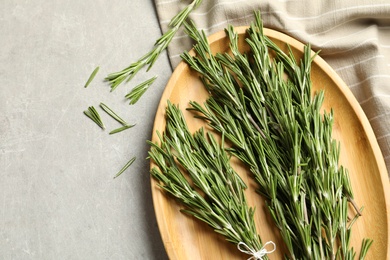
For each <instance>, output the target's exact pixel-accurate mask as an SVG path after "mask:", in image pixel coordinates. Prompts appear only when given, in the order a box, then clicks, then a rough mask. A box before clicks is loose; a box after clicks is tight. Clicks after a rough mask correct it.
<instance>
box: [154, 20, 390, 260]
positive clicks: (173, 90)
mask: <svg viewBox="0 0 390 260" xmlns="http://www.w3.org/2000/svg"><path fill="white" fill-rule="evenodd" d="M246 29H247V28H246V27H238V28H236V31H237V32H238V33H239V35H240V36H241V37H240V38H244V37H243V36H244V35H245V30H246ZM264 33H265V34H266V35H267V36H268V37H270V38H271V39H272V40H273V41H274V42H275V43H276V44H278V45H279V46H280V47H281V48H282V49H285V50H287V48H286V43H288V44H289V45H290V46H291V48H292V49H293V51H294V53H295V55H296V56H297V57H300V56H302V50H303V44H302V43H300V42H298V41H297V40H295V39H293V38H291V37H289V36H287V35H285V34H282V33H279V32H276V31H273V30H269V29H264ZM209 42H210V45H211V48H212V50H213V51H215V52H226V51H228V44H229V40H228V39H227V38H226V37H225V33H224V32H219V33H216V34H214V35H212V36H210V37H209ZM240 46H241V47H243V48H244V49H245V48H247V47H245V44H244V41H243V40H242V39H241V41H240ZM312 81H313V90H316V89H317V90H318V89H325V101H324V105H323V108H324V109H326V110H327V111H329V110H330V108H333V109H334V116H335V123H334V130H333V132H334V138H336V139H337V140H338V141H340V145H341V158H340V162H341V163H342V164H343V165H344V166H346V167H347V168H348V170H349V172H350V177H351V182H352V186H353V190H354V193H355V199H356V202H357V203H358V204H359V206H361V205H363V206H364V207H365V208H364V211H363V217H361V218H359V219H358V221H357V222H356V223H355V224H354V226H353V231H352V241H351V243H352V245H353V247H354V248H355V249H356V250H357V251H358V252H359V251H360V245H361V240H362V238H371V239H373V240H374V244H373V246H372V248H371V249H370V251H369V254H368V256H367V259H390V241H389V240H390V239H389V238H390V235H389V234H390V232H389V223H390V221H389V220H390V212H389V208H390V202H389V198H390V195H389V191H390V188H389V180H388V175H387V170H386V167H385V163H384V160H383V156H382V154H381V151H380V149H379V146H378V144H377V142H376V139H375V136H374V133H373V131H372V129H371V126H370V124H369V122H368V120H367V118H366V116H365V114H364V113H363V111H362V109H361V107H360V106H359V104H358V102H357V101H356V99H355V98H354V96H353V95H352V93H351V92H350V90H349V89H348V87H347V86H346V85H345V83H343V81H342V80H341V79H340V78H339V77H338V75H337V74H336V73H335V72H334V71H333V70H332V69H331V68H330V67H329V65H328V64H327V63H326V62H325V61H324V60H322V59H321V58H320V57H316V58H315V60H314V62H313V64H312ZM206 97H207V94H206V93H205V91H204V89H203V86H202V84H201V82H200V80H199V79H198V75H197V74H196V73H195V72H193V71H191V70H190V69H189V68H188V66H187V65H186V64H185V63H184V62H182V63H181V64H179V66H178V67H177V68H176V69H175V71H174V73H173V75H172V77H171V78H170V80H169V82H168V84H167V86H166V89H165V91H164V93H163V95H162V98H161V101H160V105H159V107H158V110H157V114H156V118H155V124H154V130H153V137H152V140H153V141H157V140H158V139H157V136H156V131H157V130H158V131H160V132H163V131H164V128H165V118H164V114H165V107H166V104H167V100H168V99H169V100H171V101H172V102H173V103H176V104H179V106H180V108H181V109H182V110H184V109H185V108H187V107H188V101H190V100H196V101H198V102H202V101H203V100H205V99H206ZM184 114H185V117H186V120H187V122H188V125H189V127H190V129H191V130H193V131H195V130H197V129H198V128H199V127H201V126H203V122H202V121H201V120H197V119H193V117H192V115H191V113H189V112H187V111H185V112H184ZM151 167H154V165H153V163H152V164H151ZM234 167H235V168H236V170H237V171H238V172H239V174H240V175H241V176H242V178H243V179H244V181H246V182H247V183H248V184H249V185H248V186H249V188H248V190H247V191H246V195H247V198H248V202H249V204H250V205H251V206H255V207H256V216H255V218H256V219H255V221H256V225H257V228H258V231H259V234H260V236H261V238H262V240H263V242H266V241H269V240H272V241H274V242H275V243H276V245H277V250H276V251H275V252H274V253H272V254H270V255H269V257H270V259H282V256H283V253H284V252H285V248H284V247H283V246H282V245H283V242H282V240H281V239H280V237H279V235H278V231H277V230H276V229H275V227H274V225H273V223H272V220H271V218H270V216H269V215H268V213H267V210H265V208H264V202H263V200H262V198H261V197H260V196H259V195H257V194H256V193H255V192H254V189H255V188H256V184H255V183H254V182H253V180H252V179H251V178H250V177H248V176H249V174H247V172H246V170H245V169H244V168H242V167H240V165H238V164H236V165H234ZM152 193H153V202H154V208H155V213H156V218H157V222H158V226H159V229H160V233H161V236H162V240H163V243H164V245H165V248H166V251H167V253H168V256H169V258H170V259H172V260H175V259H178V260H182V259H191V260H195V259H230V260H232V259H246V258H248V257H249V256H248V255H244V254H243V253H240V252H239V251H238V250H237V248H236V246H235V245H233V244H230V243H228V242H227V241H225V240H224V238H223V237H221V236H220V235H217V234H216V233H215V232H214V231H213V230H212V229H211V228H210V227H209V226H207V225H206V224H203V223H201V222H200V221H198V220H195V219H193V218H191V217H188V216H186V215H183V214H182V213H180V212H179V209H180V205H179V204H177V203H176V202H175V200H173V199H172V198H171V197H168V196H166V194H165V193H163V192H162V191H161V190H160V189H159V188H158V187H157V185H156V182H155V180H152Z"/></svg>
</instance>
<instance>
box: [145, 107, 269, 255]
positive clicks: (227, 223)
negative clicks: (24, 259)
mask: <svg viewBox="0 0 390 260" xmlns="http://www.w3.org/2000/svg"><path fill="white" fill-rule="evenodd" d="M166 120H167V125H166V130H165V132H164V134H163V135H161V134H160V133H157V134H158V136H159V141H160V143H152V142H150V141H149V144H150V145H151V149H150V151H149V157H150V158H151V159H152V160H153V161H154V162H155V163H156V165H157V166H158V168H153V169H151V175H152V176H153V177H154V178H156V179H157V180H158V181H159V182H160V184H159V186H160V187H161V188H162V189H164V190H165V191H167V192H168V193H169V194H171V195H172V196H174V197H175V198H177V199H178V200H179V201H180V202H181V203H182V204H184V205H185V208H184V209H182V212H184V213H186V214H189V215H191V216H194V217H196V218H198V219H199V220H201V221H203V222H205V223H207V224H208V225H210V226H211V227H212V228H214V230H215V232H217V233H220V234H222V235H223V236H225V238H226V239H227V240H228V241H230V242H232V243H234V244H235V245H238V246H239V249H240V247H242V245H243V244H245V247H247V248H248V249H249V252H257V251H259V250H260V249H261V248H262V244H261V241H260V237H259V235H258V234H257V232H256V227H255V223H254V219H253V215H254V210H253V209H252V208H250V207H249V206H248V205H247V202H246V198H245V196H244V192H243V191H244V189H246V185H245V183H244V182H243V181H242V179H241V178H240V177H239V175H238V174H237V173H236V172H235V171H234V170H233V168H232V167H231V165H230V163H229V156H228V155H227V153H226V151H225V150H224V147H223V144H224V142H223V137H222V144H221V145H220V144H218V143H217V141H216V140H215V138H214V137H213V135H211V134H209V133H208V134H207V135H206V134H205V133H204V131H203V129H200V130H199V131H197V132H196V133H195V134H194V135H192V134H191V133H190V131H189V130H188V127H187V125H186V122H185V120H184V117H183V114H182V112H181V111H180V109H179V108H178V107H176V106H175V105H172V104H171V103H170V102H168V106H167V109H166ZM186 176H188V177H189V178H190V179H191V182H190V181H189V180H187V179H186ZM192 183H193V184H192ZM202 194H204V195H202ZM240 250H242V249H240ZM263 258H264V259H265V258H266V256H263ZM256 259H258V258H256Z"/></svg>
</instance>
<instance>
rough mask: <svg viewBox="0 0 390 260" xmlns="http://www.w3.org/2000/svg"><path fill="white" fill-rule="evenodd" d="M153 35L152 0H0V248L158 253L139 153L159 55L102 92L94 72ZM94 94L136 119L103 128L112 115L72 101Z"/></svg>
mask: <svg viewBox="0 0 390 260" xmlns="http://www.w3.org/2000/svg"><path fill="white" fill-rule="evenodd" d="M160 34H161V31H160V28H159V25H158V22H157V15H156V11H155V9H154V4H153V2H152V0H142V1H139V0H127V1H126V0H115V1H99V0H98V1H92V0H83V1H76V0H67V1H65V0H64V1H59V0H54V1H43V0H36V1H22V0H14V1H0V259H166V258H167V257H166V254H165V250H164V247H163V244H162V242H161V237H160V234H159V231H158V227H157V224H156V218H155V215H154V210H153V203H152V198H151V192H150V176H149V172H148V167H149V166H148V161H147V160H145V158H146V156H147V150H148V146H147V145H146V140H147V139H149V138H150V136H151V134H152V126H153V121H154V115H155V111H156V108H157V104H158V101H159V99H160V97H161V93H162V91H163V89H164V87H165V84H166V82H167V80H168V78H169V76H170V75H171V68H170V65H169V63H168V59H167V57H166V54H164V55H163V56H162V57H161V58H160V59H159V60H158V62H157V63H156V64H155V66H154V67H153V69H152V70H151V72H150V73H148V74H145V73H140V74H139V75H138V76H137V77H136V78H134V80H133V81H131V82H130V83H129V84H126V85H123V86H120V87H118V89H117V90H116V91H114V92H110V89H109V86H108V85H107V84H106V83H105V82H103V79H104V77H105V76H106V75H107V74H108V73H110V72H114V71H117V70H119V69H122V68H124V67H125V66H126V65H128V64H129V63H130V62H132V61H135V60H136V59H137V58H138V57H140V56H141V55H142V54H144V53H145V52H146V51H148V50H150V49H151V47H152V46H153V43H154V41H155V40H156V39H157V37H159V36H160ZM96 66H100V71H99V73H98V74H97V76H96V78H95V80H94V81H93V82H92V83H91V85H90V86H89V87H88V88H84V87H83V86H84V83H85V82H86V80H87V78H88V76H89V75H90V73H91V72H92V71H93V69H94V68H95V67H96ZM154 75H159V78H158V79H157V81H156V83H155V84H154V85H153V86H152V88H151V89H150V90H149V91H148V92H147V93H146V94H145V96H143V97H142V99H141V100H140V101H139V102H138V103H137V104H136V105H133V106H130V105H128V103H127V102H126V101H125V99H124V95H125V94H126V93H128V92H129V90H130V89H131V86H134V85H135V84H137V83H140V82H142V81H143V80H146V79H147V78H149V77H151V76H154ZM100 102H104V103H105V104H107V105H109V106H110V107H111V108H112V109H113V110H115V111H116V112H118V114H120V115H121V116H122V117H123V118H124V119H126V120H127V121H129V122H130V123H136V124H137V125H136V127H134V128H132V129H129V130H127V131H125V132H121V133H118V134H116V135H109V134H108V133H109V130H111V129H114V128H116V127H118V126H119V124H118V123H117V122H116V121H114V120H112V119H111V118H110V117H108V116H107V115H106V114H104V112H103V111H101V113H100V114H101V116H102V118H103V121H104V122H105V124H106V127H107V130H105V131H102V130H101V129H99V127H97V126H96V125H95V124H94V123H93V122H92V121H90V120H89V119H88V118H87V117H85V116H84V115H83V111H84V110H86V109H87V108H88V106H91V105H93V106H95V107H98V105H99V103H100ZM132 156H137V160H136V162H135V163H134V164H133V165H132V166H131V168H130V169H129V170H128V171H127V172H125V173H124V174H123V175H121V176H120V177H118V178H117V179H113V176H114V175H115V173H116V172H117V171H118V170H119V169H120V168H121V167H122V166H123V165H124V164H125V163H126V162H127V161H128V160H129V159H130V158H131V157H132Z"/></svg>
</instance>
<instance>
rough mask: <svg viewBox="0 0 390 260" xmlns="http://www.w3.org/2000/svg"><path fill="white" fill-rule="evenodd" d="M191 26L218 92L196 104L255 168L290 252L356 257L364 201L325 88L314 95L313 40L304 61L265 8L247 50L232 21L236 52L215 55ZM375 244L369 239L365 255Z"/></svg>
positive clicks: (197, 60)
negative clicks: (354, 226)
mask: <svg viewBox="0 0 390 260" xmlns="http://www.w3.org/2000/svg"><path fill="white" fill-rule="evenodd" d="M186 30H187V32H188V34H189V35H190V36H191V37H192V38H193V39H194V40H195V41H196V43H197V44H196V45H195V46H194V50H195V52H196V56H191V55H190V54H189V53H188V52H187V53H184V54H183V55H182V58H183V59H184V60H185V61H186V62H187V63H188V64H189V65H190V66H191V67H192V68H193V69H194V70H196V71H197V72H199V73H200V74H201V76H202V80H203V83H204V85H205V87H206V89H207V91H208V92H209V93H210V95H211V96H210V98H209V99H208V100H207V101H206V103H205V104H204V105H203V106H202V105H200V104H198V103H197V102H190V104H191V108H190V110H194V111H195V112H197V114H198V116H197V117H199V118H201V119H203V120H206V121H207V122H208V123H209V125H210V126H211V127H212V128H214V129H215V130H216V131H218V132H220V133H221V134H222V135H223V136H224V137H225V138H227V139H228V140H229V141H230V142H231V143H232V147H231V148H230V149H229V150H230V152H231V153H232V154H233V155H235V156H236V157H237V158H238V159H240V160H241V161H242V162H244V163H245V164H246V165H247V166H248V168H249V169H250V170H251V172H252V173H253V175H254V178H255V179H256V181H257V183H258V184H259V192H260V193H261V194H262V195H263V196H264V198H265V199H266V202H267V205H268V208H269V211H270V213H271V216H272V217H273V219H274V221H275V224H276V226H277V227H278V228H279V230H280V233H281V236H282V238H283V239H284V241H285V243H286V246H287V248H288V250H289V257H290V258H291V259H353V258H354V257H355V255H356V253H355V251H354V249H353V248H350V238H351V227H350V226H349V225H348V219H349V217H348V205H349V202H353V203H352V204H353V206H355V205H356V204H355V203H354V201H353V194H352V188H351V184H350V181H349V177H348V172H347V170H346V169H345V168H344V167H342V166H339V163H338V160H339V145H338V144H337V142H336V141H335V140H333V139H332V136H331V133H332V124H333V112H332V111H331V112H330V113H323V114H321V105H322V102H323V99H324V93H323V92H321V91H320V92H318V93H316V94H315V95H314V96H312V94H311V80H310V71H311V62H312V60H313V56H312V55H311V52H310V46H306V47H305V51H304V55H303V59H302V60H301V61H300V63H297V62H296V60H295V57H294V56H293V54H292V52H290V53H289V54H285V53H284V52H283V51H282V50H281V49H280V48H279V47H278V46H277V45H275V44H274V43H273V42H272V41H271V40H270V39H269V38H267V37H266V36H265V35H264V34H263V31H262V30H263V29H262V22H261V18H260V14H259V13H256V21H255V23H253V24H252V25H251V27H250V29H249V30H248V37H247V38H246V43H247V44H248V45H249V47H250V49H251V51H250V52H248V53H246V54H242V53H241V52H240V50H239V49H238V36H237V34H236V33H235V32H234V30H233V28H232V27H229V28H228V29H227V30H226V33H227V35H228V37H229V39H230V43H231V52H232V54H231V55H228V54H216V55H214V54H213V53H212V52H211V49H210V47H209V44H208V42H207V38H206V36H205V34H204V32H199V31H198V30H197V29H196V26H195V25H194V24H187V25H186ZM270 52H273V54H274V55H275V56H276V58H275V59H274V60H272V59H271V56H270ZM285 74H286V75H287V76H288V79H287V80H286V79H285ZM355 207H356V206H355ZM356 210H357V213H356V217H357V216H358V215H360V214H361V213H360V209H357V208H356ZM371 243H372V241H371V240H368V239H364V240H363V243H362V244H363V246H362V249H361V253H360V256H361V257H364V256H365V254H366V253H367V250H368V248H369V247H370V245H371Z"/></svg>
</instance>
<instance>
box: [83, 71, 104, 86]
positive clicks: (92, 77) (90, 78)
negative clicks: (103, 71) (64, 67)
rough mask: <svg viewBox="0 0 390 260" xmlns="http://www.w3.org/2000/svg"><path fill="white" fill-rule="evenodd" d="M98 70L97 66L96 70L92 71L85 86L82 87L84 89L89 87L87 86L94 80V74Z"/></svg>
mask: <svg viewBox="0 0 390 260" xmlns="http://www.w3.org/2000/svg"><path fill="white" fill-rule="evenodd" d="M99 69H100V68H99V66H98V67H96V68H95V69H94V70H93V71H92V73H91V75H90V76H89V78H88V80H87V82H86V83H85V85H84V88H86V87H88V86H89V84H90V83H91V82H92V80H93V79H94V78H95V76H96V74H97V73H98V71H99Z"/></svg>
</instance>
